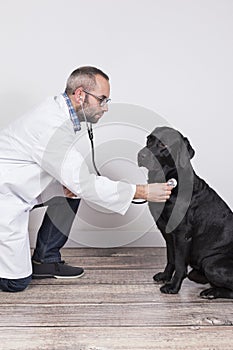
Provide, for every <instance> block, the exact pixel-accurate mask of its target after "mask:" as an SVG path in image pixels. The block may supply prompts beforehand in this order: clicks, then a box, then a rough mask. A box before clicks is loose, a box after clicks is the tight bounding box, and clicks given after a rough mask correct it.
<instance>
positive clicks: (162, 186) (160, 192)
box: [134, 182, 173, 202]
mask: <svg viewBox="0 0 233 350" xmlns="http://www.w3.org/2000/svg"><path fill="white" fill-rule="evenodd" d="M172 188H173V187H172V186H169V185H168V184H167V183H166V182H165V183H152V184H148V185H137V186H136V193H135V196H134V198H135V199H146V200H147V201H148V202H166V200H167V199H169V198H170V195H171V191H172Z"/></svg>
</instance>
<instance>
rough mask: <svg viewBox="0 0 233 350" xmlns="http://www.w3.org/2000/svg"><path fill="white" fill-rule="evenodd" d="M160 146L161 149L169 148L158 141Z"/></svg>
mask: <svg viewBox="0 0 233 350" xmlns="http://www.w3.org/2000/svg"><path fill="white" fill-rule="evenodd" d="M158 146H159V147H160V148H167V145H165V144H164V143H163V142H162V141H160V140H159V141H158Z"/></svg>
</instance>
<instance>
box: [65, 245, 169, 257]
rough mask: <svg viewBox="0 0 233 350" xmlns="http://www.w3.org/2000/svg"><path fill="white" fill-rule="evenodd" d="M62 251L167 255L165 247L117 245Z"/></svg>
mask: <svg viewBox="0 0 233 350" xmlns="http://www.w3.org/2000/svg"><path fill="white" fill-rule="evenodd" d="M61 253H62V255H63V256H64V257H68V256H73V257H75V256H113V257H114V256H145V255H151V256H165V254H166V249H165V248H163V247H161V248H160V247H115V248H88V247H83V248H63V249H61Z"/></svg>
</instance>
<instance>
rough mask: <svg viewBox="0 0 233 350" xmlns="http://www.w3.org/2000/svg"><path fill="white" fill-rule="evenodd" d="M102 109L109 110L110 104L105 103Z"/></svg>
mask: <svg viewBox="0 0 233 350" xmlns="http://www.w3.org/2000/svg"><path fill="white" fill-rule="evenodd" d="M102 109H103V111H104V112H107V111H108V104H107V103H106V105H104V106H103V107H102Z"/></svg>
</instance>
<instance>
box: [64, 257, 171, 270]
mask: <svg viewBox="0 0 233 350" xmlns="http://www.w3.org/2000/svg"><path fill="white" fill-rule="evenodd" d="M66 262H67V263H68V264H71V265H74V266H82V267H84V268H104V269H107V268H109V269H111V268H114V269H135V268H138V269H145V268H147V269H154V268H155V267H159V268H164V266H165V258H163V257H158V256H115V257H108V256H100V257H95V256H90V257H85V256H81V257H69V258H67V259H66Z"/></svg>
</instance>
